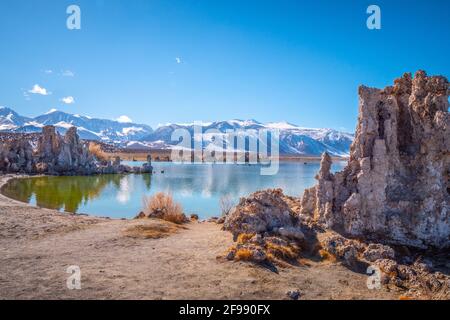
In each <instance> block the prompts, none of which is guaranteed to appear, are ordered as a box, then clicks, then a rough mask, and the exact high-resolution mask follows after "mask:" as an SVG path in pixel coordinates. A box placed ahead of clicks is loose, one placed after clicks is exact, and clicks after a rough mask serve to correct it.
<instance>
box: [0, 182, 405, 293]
mask: <svg viewBox="0 0 450 320" xmlns="http://www.w3.org/2000/svg"><path fill="white" fill-rule="evenodd" d="M5 180H6V178H5V177H3V178H1V180H0V184H2V183H3V182H4V181H5ZM164 223H165V222H162V221H160V220H151V219H144V220H110V219H105V218H95V217H88V216H82V215H72V214H62V213H59V212H57V211H53V210H48V209H41V208H35V207H31V206H29V205H27V204H22V203H19V202H16V201H14V200H11V199H8V198H6V197H4V196H2V195H0V299H288V297H287V292H288V291H289V290H299V291H300V293H301V296H300V299H301V300H305V299H398V298H399V296H400V294H399V293H398V292H392V291H391V292H389V291H387V289H384V288H383V289H379V290H369V289H367V286H366V280H367V276H366V275H364V274H358V273H355V272H352V271H350V270H348V269H347V268H345V267H344V266H342V265H340V264H339V263H331V262H317V261H312V260H310V261H308V263H307V264H308V265H303V266H292V267H287V268H279V269H278V270H277V271H276V272H275V271H271V270H269V269H266V268H264V267H260V266H256V265H253V264H249V263H245V262H229V261H224V260H223V259H217V256H219V255H222V254H223V253H224V251H225V250H226V249H227V248H228V247H229V246H230V245H232V237H231V234H230V233H228V232H224V231H221V229H220V226H219V225H217V224H215V223H209V222H191V223H189V224H187V225H186V228H181V229H179V230H177V231H176V233H172V234H170V235H168V236H167V237H162V238H159V239H145V238H139V237H137V238H136V237H130V236H129V233H128V232H127V230H129V229H130V228H132V227H136V225H144V226H147V227H148V226H151V225H152V224H159V225H160V224H164ZM132 229H133V228H132ZM69 266H79V267H80V270H81V289H80V290H69V289H68V288H67V285H66V281H67V278H68V277H69V276H70V274H69V273H67V272H66V271H67V268H68V267H69Z"/></svg>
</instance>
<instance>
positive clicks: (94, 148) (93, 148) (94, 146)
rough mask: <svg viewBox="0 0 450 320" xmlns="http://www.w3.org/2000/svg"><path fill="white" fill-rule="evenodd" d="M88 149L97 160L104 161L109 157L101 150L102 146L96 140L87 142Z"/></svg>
mask: <svg viewBox="0 0 450 320" xmlns="http://www.w3.org/2000/svg"><path fill="white" fill-rule="evenodd" d="M88 149H89V152H90V153H92V154H93V155H94V156H95V157H96V158H97V160H100V161H106V160H108V159H109V156H108V154H107V153H106V152H104V151H103V150H102V146H101V145H100V144H98V143H96V142H93V141H91V142H89V146H88Z"/></svg>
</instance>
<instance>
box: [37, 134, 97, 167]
mask: <svg viewBox="0 0 450 320" xmlns="http://www.w3.org/2000/svg"><path fill="white" fill-rule="evenodd" d="M35 156H36V162H37V163H36V168H37V172H38V173H42V174H44V173H49V174H93V173H95V172H96V161H95V159H94V157H93V156H92V155H91V154H90V152H89V151H88V148H87V147H86V146H85V145H84V144H83V143H82V142H81V141H80V138H79V136H78V134H77V128H76V127H71V128H69V130H67V132H66V134H65V135H64V137H61V136H60V135H59V134H58V133H57V132H56V130H55V127H53V126H46V127H44V128H43V130H42V136H41V137H40V138H39V140H38V146H37V151H36V155H35Z"/></svg>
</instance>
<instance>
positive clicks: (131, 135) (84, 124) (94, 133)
mask: <svg viewBox="0 0 450 320" xmlns="http://www.w3.org/2000/svg"><path fill="white" fill-rule="evenodd" d="M46 125H53V126H55V127H56V129H57V130H58V132H60V133H61V134H64V133H65V132H66V131H67V129H68V128H70V127H72V126H75V127H77V128H78V133H79V135H80V137H81V138H82V139H90V140H101V141H104V142H109V143H123V142H127V141H130V140H139V139H141V138H142V137H144V136H146V135H148V134H150V133H151V132H152V131H153V130H152V128H151V127H150V126H148V125H145V124H135V123H123V122H118V121H114V120H106V119H95V118H91V117H87V116H81V115H77V114H75V115H74V114H69V113H65V112H62V111H58V110H55V109H53V110H50V111H49V112H47V113H45V114H43V115H40V116H37V117H35V118H27V117H23V116H20V115H19V114H17V113H16V112H15V111H13V110H12V109H9V108H6V107H0V131H10V132H29V133H30V132H40V131H42V127H43V126H46Z"/></svg>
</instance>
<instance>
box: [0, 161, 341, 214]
mask: <svg viewBox="0 0 450 320" xmlns="http://www.w3.org/2000/svg"><path fill="white" fill-rule="evenodd" d="M133 165H140V163H133ZM343 166H344V163H336V164H334V165H333V170H335V171H336V170H340V169H341V168H342V167H343ZM154 167H155V174H154V175H153V176H152V175H149V174H143V175H101V176H90V177H37V178H27V179H16V180H11V181H10V182H9V183H8V184H6V185H5V186H4V187H3V188H2V192H3V193H4V194H5V195H7V196H9V197H11V198H14V199H17V200H20V201H23V202H29V203H32V204H36V205H38V206H40V207H46V208H51V209H56V210H60V211H67V212H73V213H89V214H93V215H101V216H109V217H114V218H131V217H134V216H135V215H136V214H137V213H138V212H139V211H140V210H141V208H142V197H143V196H144V195H149V194H153V193H156V192H160V191H164V192H170V193H172V194H173V196H174V198H175V200H177V201H179V202H180V203H181V204H182V205H183V207H184V210H185V212H186V213H197V214H199V216H200V217H202V218H206V217H210V216H217V215H220V206H219V203H220V198H221V197H222V196H224V195H229V196H231V198H232V199H234V201H235V202H237V201H238V199H239V198H240V197H242V196H246V195H248V194H250V193H252V192H254V191H256V190H261V189H267V188H282V189H283V190H284V191H285V193H286V194H289V195H293V196H299V195H301V194H302V192H303V190H304V189H305V188H307V187H310V186H312V185H313V184H314V183H315V180H314V176H315V174H316V173H317V171H318V169H319V163H308V164H307V165H305V164H303V163H281V164H280V170H279V172H278V174H277V175H274V176H261V175H260V168H259V166H258V165H252V166H248V165H222V164H217V165H206V164H186V165H177V164H171V163H155V164H154ZM163 170H164V172H165V173H164V174H163V173H161V171H163Z"/></svg>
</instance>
